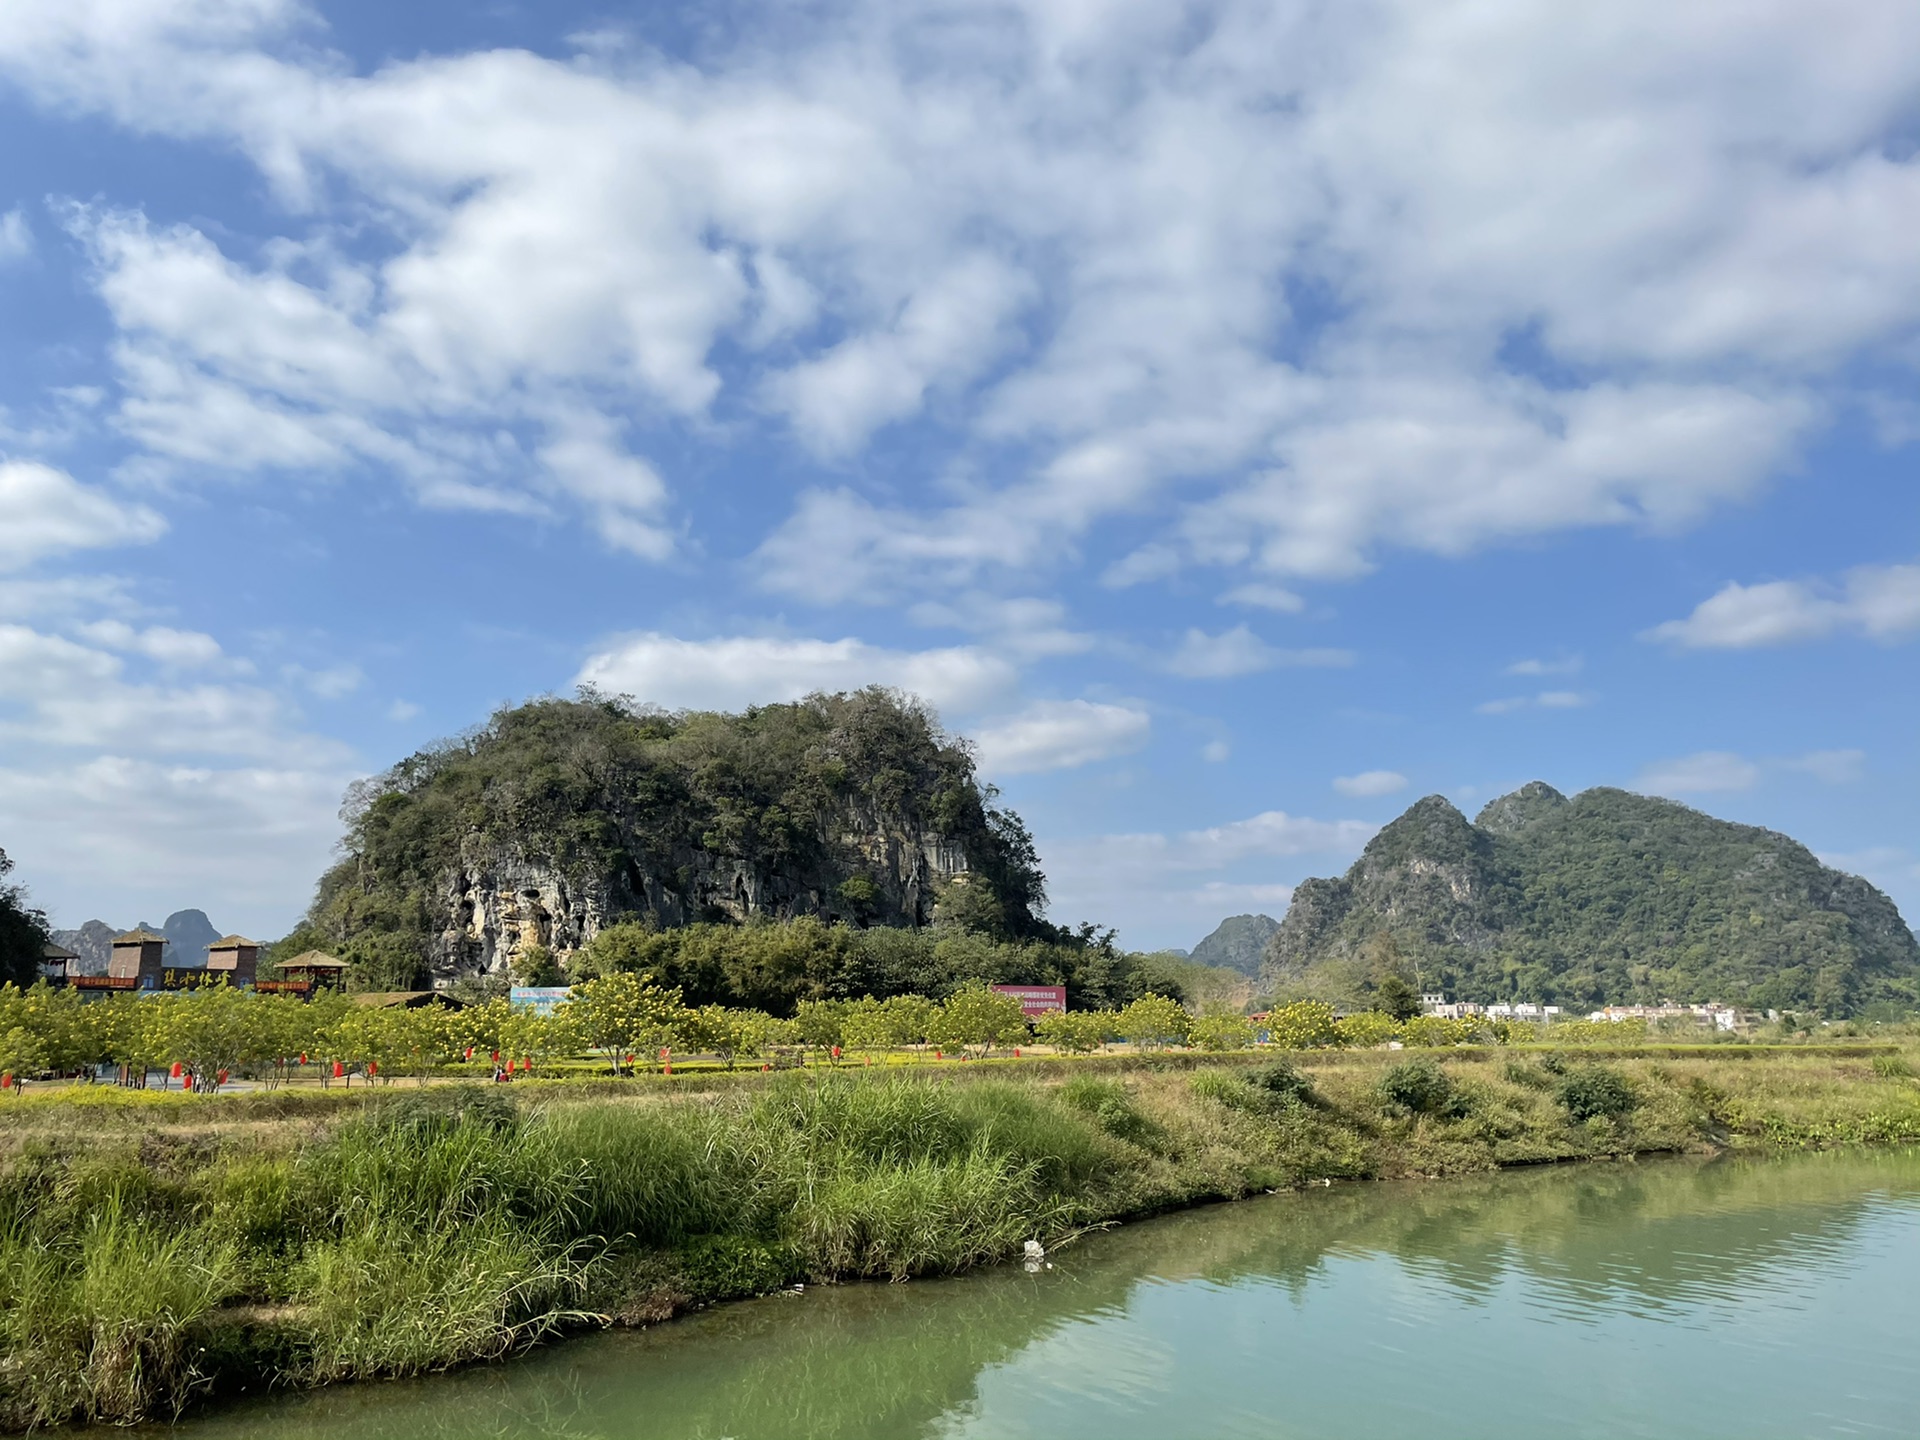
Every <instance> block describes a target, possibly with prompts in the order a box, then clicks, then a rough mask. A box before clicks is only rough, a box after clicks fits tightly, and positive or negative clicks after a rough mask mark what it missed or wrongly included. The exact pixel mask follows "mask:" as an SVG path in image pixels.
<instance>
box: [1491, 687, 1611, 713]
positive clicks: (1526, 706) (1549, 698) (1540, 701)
mask: <svg viewBox="0 0 1920 1440" xmlns="http://www.w3.org/2000/svg"><path fill="white" fill-rule="evenodd" d="M1592 703H1593V696H1591V695H1588V694H1585V693H1583V692H1582V691H1579V690H1542V691H1540V692H1538V693H1537V694H1533V695H1506V696H1502V697H1501V698H1500V699H1498V700H1487V701H1483V702H1482V703H1480V704H1478V705H1476V706H1474V707H1473V710H1474V713H1475V714H1476V715H1511V714H1512V713H1513V712H1514V711H1516V710H1578V709H1580V708H1581V707H1583V706H1586V705H1591V704H1592Z"/></svg>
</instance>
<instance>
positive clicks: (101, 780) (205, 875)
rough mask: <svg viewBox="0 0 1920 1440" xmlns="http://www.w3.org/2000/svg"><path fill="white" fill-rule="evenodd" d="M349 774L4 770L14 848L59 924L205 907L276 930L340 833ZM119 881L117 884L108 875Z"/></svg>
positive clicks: (3, 798) (94, 764)
mask: <svg viewBox="0 0 1920 1440" xmlns="http://www.w3.org/2000/svg"><path fill="white" fill-rule="evenodd" d="M351 776H352V771H351V770H350V769H347V768H342V767H332V766H325V765H319V766H299V765H294V766H285V767H275V766H259V765H242V766H231V765H226V766H221V765H187V764H179V763H167V762H164V761H159V760H154V759H143V758H139V757H129V756H124V755H101V756H97V757H95V758H93V759H90V760H86V761H84V762H81V763H78V764H59V763H55V764H50V765H45V766H34V767H31V768H24V767H19V766H0V814H5V815H6V816H7V817H8V830H9V834H8V841H7V844H8V850H9V853H10V854H12V855H13V856H14V857H15V859H16V860H18V861H19V862H20V863H21V865H22V867H23V868H24V869H29V870H30V871H31V874H32V875H33V887H34V896H35V899H36V900H38V901H39V902H40V903H42V904H45V905H46V906H47V907H48V908H49V910H50V912H51V913H52V915H53V918H54V921H55V923H56V924H63V925H78V924H80V923H81V922H82V921H84V920H88V919H94V918H100V919H105V920H108V921H109V922H110V923H113V924H122V925H124V924H130V923H132V921H133V920H134V919H135V918H136V917H137V915H138V914H140V913H141V912H146V913H149V914H164V913H166V912H167V911H169V910H172V909H175V908H178V907H179V906H181V905H186V904H191V905H194V906H196V907H199V908H202V909H205V910H206V911H208V912H209V913H210V914H212V915H214V916H215V917H217V918H218V921H219V923H220V924H221V925H223V926H231V927H233V928H235V929H238V930H242V931H245V932H248V933H251V934H256V935H267V936H272V935H280V934H284V933H286V931H288V930H290V929H292V928H293V925H294V923H295V921H297V920H298V919H299V914H298V910H299V907H300V903H301V900H302V897H304V896H306V895H307V894H308V893H309V892H310V890H311V887H312V885H313V881H314V877H315V876H317V875H319V874H320V873H321V871H322V870H324V869H325V868H326V866H327V864H328V862H329V860H330V858H331V851H332V848H333V844H334V842H335V841H336V840H337V839H338V838H339V830H340V826H339V821H338V819H337V818H336V811H337V810H338V807H339V803H340V794H341V791H342V790H343V788H344V787H345V785H346V784H347V782H348V780H349V779H350V778H351ZM103 875H106V876H111V877H113V878H112V884H111V889H110V890H109V889H103V887H102V882H101V878H100V877H102V876H103Z"/></svg>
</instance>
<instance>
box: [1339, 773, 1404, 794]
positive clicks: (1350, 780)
mask: <svg viewBox="0 0 1920 1440" xmlns="http://www.w3.org/2000/svg"><path fill="white" fill-rule="evenodd" d="M1333 788H1334V789H1336V790H1338V791H1339V792H1340V793H1341V794H1342V795H1355V796H1371V795H1392V794H1394V793H1395V792H1397V791H1400V790H1404V789H1406V788H1407V777H1406V776H1404V775H1402V774H1401V773H1400V772H1399V771H1398V770H1363V771H1361V772H1360V773H1359V774H1358V775H1338V776H1335V777H1334V781H1333Z"/></svg>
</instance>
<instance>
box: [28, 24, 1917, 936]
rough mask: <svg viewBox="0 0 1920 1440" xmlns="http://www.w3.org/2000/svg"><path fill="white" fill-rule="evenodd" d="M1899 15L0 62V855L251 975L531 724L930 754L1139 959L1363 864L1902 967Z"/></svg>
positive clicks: (694, 34) (171, 46)
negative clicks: (1379, 844)
mask: <svg viewBox="0 0 1920 1440" xmlns="http://www.w3.org/2000/svg"><path fill="white" fill-rule="evenodd" d="M1917 122H1920V11H1916V10H1915V8H1914V7H1912V6H1911V5H1901V4H1897V3H1866V0H1859V3H1832V4H1827V5H1821V6H1812V5H1807V4H1804V3H1801V4H1787V3H1774V4H1764V3H1763V4H1752V3H1745V4H1739V5H1733V4H1704V5H1698V6H1691V7H1685V8H1684V10H1682V11H1679V12H1676V11H1675V10H1674V8H1673V7H1672V6H1668V5H1661V6H1656V5H1653V4H1650V3H1647V4H1642V3H1622V4H1619V5H1615V6H1610V7H1605V13H1604V14H1602V13H1594V14H1587V15H1570V14H1569V13H1568V12H1567V11H1566V10H1565V7H1562V6H1553V5H1547V4H1519V3H1516V4H1512V5H1506V6H1501V7H1492V8H1489V7H1485V6H1477V5H1468V4H1450V3H1435V0H1423V3H1412V0H1409V3H1404V4H1402V3H1386V0H1381V3H1372V4H1356V5H1350V6H1340V7H1331V8H1329V7H1321V6H1313V5H1295V4H1283V3H1272V4H1265V5H1253V4H1239V3H1233V0H1219V3H1214V4H1195V5H1190V6H1186V7H1172V6H1166V5H1136V4H1121V3H1103V0H1054V3H1041V0H1031V3H1000V4H994V5H969V4H964V3H946V4H938V5H921V4H914V3H891V4H884V5H883V4H872V5H861V4H845V5H812V6H799V5H792V4H736V5H725V6H714V5H701V6H686V7H665V6H660V7H653V6H618V5H569V4H543V5H538V6H535V5H515V4H497V5H492V6H487V7H473V6H456V5H425V4H421V5H413V6H391V5H384V6H375V5H368V4H346V3H314V4H299V3H294V0H10V3H9V4H8V5H6V6H5V7H0V127H4V133H5V136H6V142H7V143H5V144H4V145H0V846H4V848H5V849H6V850H7V852H8V853H9V854H10V855H12V856H13V857H14V858H15V860H16V861H17V862H18V864H19V867H20V877H21V878H24V879H25V880H26V881H27V882H28V883H29V884H30V885H31V887H32V889H33V893H34V895H35V896H36V898H37V899H38V900H39V901H40V902H41V903H43V904H45V905H46V906H47V907H48V908H49V909H50V911H51V912H52V914H53V916H54V918H55V920H56V922H57V923H60V924H69V925H70V924H78V923H79V922H80V921H81V920H83V919H86V918H89V917H92V916H100V917H102V918H105V919H108V920H110V921H112V922H114V923H131V922H132V921H133V920H134V919H135V918H138V917H146V918H149V919H154V920H157V919H159V918H161V917H162V916H163V915H164V914H165V913H166V912H168V911H169V910H172V909H175V908H180V907H183V906H199V907H201V908H204V909H206V910H207V911H208V912H209V913H210V914H211V915H212V916H213V918H214V920H215V923H216V924H219V925H221V926H223V927H229V926H230V927H237V928H240V929H244V930H248V931H252V932H256V933H260V934H263V935H273V934H278V933H281V932H283V931H284V930H285V929H287V928H288V927H289V926H290V925H291V924H292V922H293V921H294V919H295V918H296V917H297V915H298V914H299V912H300V911H301V910H302V909H303V908H304V905H305V903H306V901H307V899H308V897H309V895H310V893H311V887H312V883H313V881H314V879H315V878H316V876H317V874H318V873H319V871H320V869H321V868H322V867H323V866H324V865H325V863H326V862H327V860H328V857H329V854H330V852H331V847H332V845H333V843H334V840H335V838H336V837H337V834H338V822H337V819H336V815H335V812H336V809H337V806H338V803H339V798H340V795H341V792H342V790H343V789H344V788H345V786H346V785H347V784H348V783H349V782H350V781H351V780H352V779H354V778H355V777H356V776H360V775H364V774H367V773H370V772H372V771H375V770H378V769H381V768H384V767H385V766H386V765H387V764H390V763H391V762H392V761H394V760H395V759H397V758H399V757H400V756H402V755H404V754H405V753H407V752H408V751H410V750H412V749H414V748H416V747H418V746H420V745H422V744H424V743H426V742H428V741H430V740H432V739H434V738H435V737H438V736H443V735H446V734H450V733H454V732H457V731H460V730H462V729H464V728H466V727H468V726H471V725H473V724H475V723H477V722H478V721H480V720H481V719H482V718H484V716H485V715H486V713H487V712H488V710H489V709H490V708H491V707H493V706H495V705H497V704H499V703H501V702H504V701H511V700H517V699H521V698H525V697H527V696H531V695H535V694H540V693H543V692H563V693H564V692H566V691H568V690H569V689H570V688H571V687H572V686H573V685H575V684H576V683H578V682H579V681H581V680H589V681H593V682H595V683H598V684H600V685H601V686H602V687H603V688H607V689H611V690H616V691H627V692H630V693H632V694H634V695H636V696H638V697H640V698H642V699H647V700H652V701H655V702H658V703H661V704H665V705H669V706H683V705H687V706H692V705H723V706H730V707H731V706H737V705H740V704H744V703H748V702H750V701H754V700H768V699H777V698H784V697H786V696H790V695H794V694H798V693H802V692H804V691H806V690H809V689H813V688H844V687H847V686H852V685H858V684H863V683H868V682H873V681H878V682H881V683H887V684H896V685H901V686H904V687H907V688H911V689H914V690H916V691H918V692H920V693H922V694H924V695H925V696H926V697H927V698H928V699H930V700H931V701H933V702H934V703H935V704H936V705H937V706H938V708H939V709H940V712H941V713H942V715H943V716H944V717H945V718H946V720H947V722H948V723H949V725H950V726H951V727H952V728H954V729H956V730H960V731H962V732H964V733H967V734H969V735H972V736H974V737H975V738H976V739H977V741H978V743H979V747H980V754H981V759H982V767H983V770H984V772H985V774H986V775H987V776H988V777H989V778H991V779H992V780H994V781H995V782H996V783H998V784H999V785H1001V786H1002V788H1003V790H1004V792H1005V794H1006V796H1007V798H1008V799H1009V801H1010V802H1011V803H1012V804H1013V805H1014V806H1015V807H1016V808H1018V809H1019V810H1020V811H1021V812H1022V813H1023V814H1024V815H1025V816H1026V817H1027V819H1028V820H1029V822H1030V823H1031V825H1032V826H1033V829H1034V831H1035V833H1036V835H1037V836H1038V838H1039V841H1040V845H1041V850H1042V854H1043V857H1044V859H1045V860H1046V863H1047V869H1048V872H1049V875H1050V877H1051V880H1052V890H1053V895H1054V915H1055V917H1056V918H1058V919H1061V920H1064V921H1077V920H1080V919H1097V920H1100V921H1103V922H1106V923H1111V924H1116V925H1118V926H1119V927H1120V929H1121V932H1122V938H1123V939H1124V940H1125V941H1126V942H1128V943H1130V944H1134V945H1138V946H1156V945H1163V944H1178V945H1191V944H1192V943H1193V942H1194V941H1195V940H1197V939H1198V938H1199V937H1200V936H1201V935H1203V934H1204V933H1206V931H1207V930H1208V929H1210V928H1211V926H1212V925H1213V924H1214V923H1215V922H1216V921H1217V920H1218V919H1220V918H1221V917H1222V916H1224V915H1227V914H1230V913H1235V912H1239V911H1245V910H1266V911H1268V912H1269V913H1274V914H1278V913H1279V912H1280V911H1281V910H1282V909H1283V908H1284V906H1285V904H1286V897H1287V894H1288V891H1289V888H1290V887H1291V886H1292V885H1293V884H1295V883H1297V882H1298V881H1299V880H1300V879H1301V878H1303V877H1305V876H1307V875H1313V874H1327V873H1332V872H1334V871H1337V870H1339V869H1342V868H1344V867H1345V865H1346V864H1348V863H1349V862H1350V861H1351V859H1352V857H1353V856H1354V855H1355V854H1356V853H1357V852H1358V849H1359V847H1360V846H1361V845H1362V844H1364V842H1365V840H1366V838H1367V836H1368V835H1370V834H1371V833H1372V832H1373V830H1374V829H1375V828H1377V827H1378V826H1379V825H1380V824H1382V823H1384V822H1385V821H1386V820H1388V819H1390V818H1392V816H1393V815H1395V814H1396V813H1398V812H1399V810H1400V809H1401V808H1403V807H1404V806H1405V805H1406V804H1408V803H1409V802H1410V801H1412V800H1413V799H1415V798H1417V797H1418V796H1420V795H1422V794H1426V793H1431V792H1435V791H1438V792H1441V793H1444V794H1446V795H1448V796H1450V797H1452V798H1453V799H1454V800H1455V801H1456V803H1459V804H1460V805H1461V806H1462V807H1463V808H1464V809H1466V810H1468V811H1469V812H1470V813H1471V812H1472V811H1473V810H1474V809H1476V808H1477V807H1478V806H1479V805H1480V804H1481V803H1483V802H1484V801H1485V800H1486V799H1488V798H1491V797H1492V796H1493V795H1495V794H1498V793H1500V792H1502V791H1503V790H1505V789H1508V788H1511V787H1513V786H1515V785H1517V784H1520V783H1522V782H1524V781H1526V780H1529V779H1534V778H1540V779H1545V780H1547V781H1549V782H1550V783H1552V784H1554V785H1556V786H1558V787H1559V788H1561V789H1562V790H1565V791H1568V792H1572V791H1574V790H1577V789H1580V788H1583V787H1585V786H1588V785H1596V784H1610V785H1625V786H1629V787H1632V788H1637V789H1641V790H1644V791H1647V792H1649V793H1657V794H1664V795H1670V796H1673V797H1674V798H1677V799H1681V800H1684V801H1686V802H1688V803H1691V804H1696V805H1699V806H1701V807H1702V808H1704V809H1707V810H1709V811H1711V812H1713V813H1715V814H1720V815H1725V816H1729V817H1732V818H1737V819H1740V820H1744V821H1749V822H1753V823H1758V824H1764V825H1768V826H1771V827H1773V828H1776V829H1780V830H1784V831H1786V832H1788V833H1790V834H1793V835H1795V836H1797V837H1799V838H1801V839H1803V840H1805V841H1806V842H1807V843H1809V844H1810V845H1812V846H1813V847H1814V848H1815V849H1816V850H1817V851H1818V852H1819V853H1821V854H1822V855H1823V856H1826V857H1827V858H1829V859H1830V860H1831V861H1833V862H1834V863H1837V864H1841V865H1843V866H1845V867H1847V868H1849V869H1853V870H1857V871H1859V872H1860V873H1863V874H1865V875H1867V876H1869V877H1870V878H1871V879H1873V880H1874V881H1876V882H1877V883H1878V884H1880V885H1882V886H1883V887H1884V888H1886V889H1887V890H1888V891H1889V892H1890V893H1891V894H1892V895H1893V896H1894V898H1895V899H1896V900H1897V901H1899V902H1900V904H1901V905H1902V907H1903V909H1904V910H1905V912H1906V913H1907V915H1908V916H1909V918H1910V919H1912V918H1913V917H1914V916H1916V915H1920V836H1916V834H1915V827H1914V822H1913V817H1914V815H1915V813H1916V800H1920V742H1917V741H1916V733H1917V731H1916V726H1915V725H1914V722H1913V718H1912V717H1913V714H1914V711H1915V705H1916V701H1920V667H1916V664H1915V655H1916V652H1915V646H1914V642H1915V639H1916V637H1920V487H1916V485H1915V483H1914V477H1915V462H1916V449H1915V442H1916V440H1920V394H1916V387H1915V378H1916V377H1915V364H1916V361H1917V360H1920V246H1917V245H1915V244H1914V242H1913V237H1914V235H1915V234H1916V233H1920V163H1917V162H1916V157H1915V141H1916V137H1917V136H1920V128H1917Z"/></svg>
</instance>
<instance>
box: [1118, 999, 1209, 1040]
mask: <svg viewBox="0 0 1920 1440" xmlns="http://www.w3.org/2000/svg"><path fill="white" fill-rule="evenodd" d="M1192 1024H1193V1017H1192V1016H1191V1015H1189V1014H1188V1013H1187V1010H1186V1007H1185V1006H1184V1005H1182V1004H1180V1003H1179V1002H1178V1001H1177V1000H1169V999H1168V998H1167V997H1166V996H1164V995H1142V996H1141V997H1140V998H1139V999H1138V1000H1135V1001H1134V1002H1133V1003H1132V1004H1131V1005H1129V1006H1127V1008H1126V1009H1124V1010H1122V1011H1121V1012H1120V1014H1119V1016H1118V1017H1117V1018H1116V1019H1115V1021H1114V1029H1115V1030H1117V1031H1118V1032H1119V1035H1120V1038H1121V1039H1123V1040H1128V1041H1131V1042H1132V1043H1133V1044H1134V1045H1135V1046H1137V1047H1138V1048H1140V1049H1142V1050H1144V1049H1146V1048H1147V1047H1148V1046H1152V1047H1154V1048H1155V1049H1160V1048H1163V1047H1165V1046H1168V1045H1178V1044H1181V1043H1182V1042H1183V1041H1185V1040H1186V1038H1187V1032H1188V1030H1189V1028H1190V1027H1191V1026H1192Z"/></svg>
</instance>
